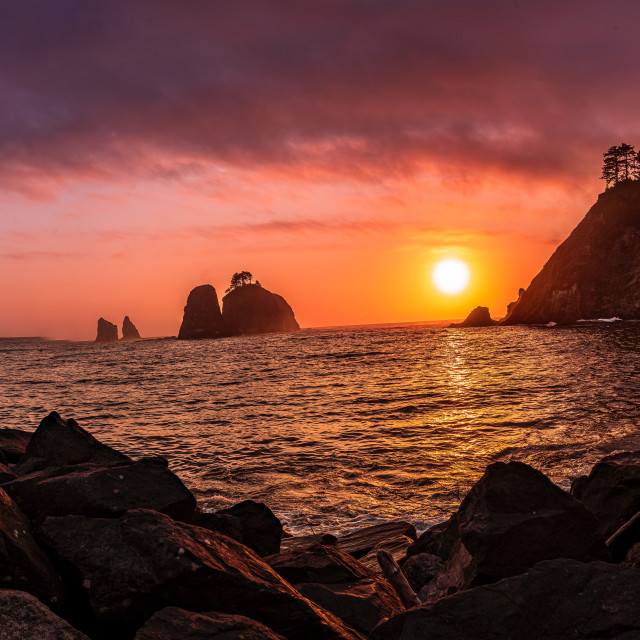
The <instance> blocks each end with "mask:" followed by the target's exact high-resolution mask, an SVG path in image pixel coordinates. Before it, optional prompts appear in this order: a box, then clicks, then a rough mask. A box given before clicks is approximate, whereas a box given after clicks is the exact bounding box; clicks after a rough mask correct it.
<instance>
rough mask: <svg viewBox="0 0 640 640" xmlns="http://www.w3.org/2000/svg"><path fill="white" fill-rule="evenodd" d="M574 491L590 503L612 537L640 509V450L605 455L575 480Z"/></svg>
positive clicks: (572, 489) (587, 503) (603, 529)
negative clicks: (586, 474) (587, 471)
mask: <svg viewBox="0 0 640 640" xmlns="http://www.w3.org/2000/svg"><path fill="white" fill-rule="evenodd" d="M571 494H572V495H574V496H575V497H576V498H578V500H581V501H582V502H584V504H585V505H587V507H588V509H589V511H591V512H592V513H593V514H594V515H595V516H596V518H597V519H598V521H599V522H600V531H601V532H602V534H603V535H604V536H605V537H609V536H610V535H611V534H612V533H614V532H615V531H616V530H617V529H619V528H620V527H621V526H622V525H623V524H624V523H625V522H627V520H629V519H630V518H631V517H632V516H634V515H635V514H636V513H637V512H638V511H640V451H626V452H624V453H616V454H614V455H611V456H607V457H606V458H603V459H602V460H600V462H598V464H596V465H595V466H594V467H593V469H592V470H591V473H589V475H588V476H582V477H581V478H578V479H577V480H575V481H574V482H573V485H572V486H571Z"/></svg>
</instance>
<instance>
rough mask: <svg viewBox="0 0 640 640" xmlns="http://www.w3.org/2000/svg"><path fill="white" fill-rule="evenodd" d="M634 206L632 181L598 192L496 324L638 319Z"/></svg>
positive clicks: (639, 240)
mask: <svg viewBox="0 0 640 640" xmlns="http://www.w3.org/2000/svg"><path fill="white" fill-rule="evenodd" d="M638 211H640V183H639V182H638V181H625V182H621V183H619V184H618V185H616V186H615V187H613V188H611V189H607V190H606V191H605V192H604V193H601V194H600V196H599V197H598V201H597V202H596V204H594V205H593V207H591V209H590V210H589V212H588V213H587V215H586V216H585V217H584V219H583V220H582V221H581V222H580V224H578V226H577V227H576V228H575V229H574V230H573V231H572V232H571V235H570V236H569V237H568V238H567V239H566V240H565V241H564V242H563V243H562V244H561V245H560V246H559V247H558V248H557V249H556V251H555V252H554V254H553V255H552V256H551V258H549V260H548V261H547V263H546V264H545V265H544V267H543V268H542V270H541V271H540V273H539V274H538V275H537V276H536V277H535V278H534V279H533V280H532V281H531V284H530V285H529V286H528V287H527V289H526V290H525V292H524V293H523V294H522V296H521V297H520V299H519V300H518V302H517V303H516V304H515V305H513V307H512V308H511V310H510V311H509V312H508V314H507V315H506V316H505V318H504V319H503V320H502V323H504V324H532V323H540V324H546V323H548V322H556V323H559V324H570V323H573V322H576V321H577V320H579V319H595V318H613V317H619V318H623V319H625V320H629V319H638V318H640V289H639V288H638V286H637V283H638V280H639V279H640V252H639V251H637V248H638V246H639V245H640V216H639V215H638Z"/></svg>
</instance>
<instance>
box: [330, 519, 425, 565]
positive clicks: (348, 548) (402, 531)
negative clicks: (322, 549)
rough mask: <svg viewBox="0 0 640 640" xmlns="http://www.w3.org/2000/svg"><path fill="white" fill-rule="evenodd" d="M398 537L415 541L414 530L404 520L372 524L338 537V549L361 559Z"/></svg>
mask: <svg viewBox="0 0 640 640" xmlns="http://www.w3.org/2000/svg"><path fill="white" fill-rule="evenodd" d="M400 536H406V537H407V538H410V539H411V540H415V539H416V537H417V533H416V528H415V527H414V526H413V525H412V524H411V523H410V522H406V521H404V520H394V521H391V522H383V523H382V524H374V525H371V526H370V527H363V528H362V529H358V530H356V531H354V532H353V533H348V534H346V535H344V536H340V537H339V538H338V548H339V549H340V550H341V551H344V552H345V553H349V554H351V555H352V556H353V557H354V558H362V557H363V556H366V555H367V554H368V553H369V552H370V551H371V550H372V549H374V548H376V547H378V548H380V545H383V544H385V543H386V542H388V541H390V540H393V539H394V538H398V537H400Z"/></svg>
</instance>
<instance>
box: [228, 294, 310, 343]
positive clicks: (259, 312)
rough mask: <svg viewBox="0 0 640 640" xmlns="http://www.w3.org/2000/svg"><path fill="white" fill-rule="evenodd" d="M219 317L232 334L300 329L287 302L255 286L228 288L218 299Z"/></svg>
mask: <svg viewBox="0 0 640 640" xmlns="http://www.w3.org/2000/svg"><path fill="white" fill-rule="evenodd" d="M222 317H223V318H224V322H225V325H226V326H227V329H228V330H229V332H230V333H231V334H232V335H243V334H253V333H271V332H284V331H299V330H300V326H299V325H298V323H297V322H296V319H295V316H294V314H293V310H292V309H291V307H290V306H289V304H288V303H287V301H286V300H285V299H284V298H283V297H282V296H279V295H277V294H275V293H271V291H267V290H266V289H264V288H262V287H260V286H258V285H255V284H246V285H244V286H241V287H236V288H235V289H232V290H231V291H230V292H229V293H228V294H227V295H226V296H225V297H224V298H223V299H222Z"/></svg>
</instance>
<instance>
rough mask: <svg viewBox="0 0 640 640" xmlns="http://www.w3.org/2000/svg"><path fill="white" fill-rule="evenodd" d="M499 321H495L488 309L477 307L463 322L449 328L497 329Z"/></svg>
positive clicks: (452, 324)
mask: <svg viewBox="0 0 640 640" xmlns="http://www.w3.org/2000/svg"><path fill="white" fill-rule="evenodd" d="M497 324H498V322H497V320H493V319H492V318H491V315H490V314H489V308H488V307H476V308H475V309H474V310H473V311H472V312H471V313H470V314H469V315H468V316H467V317H466V318H465V319H464V320H463V321H462V322H453V323H451V324H450V325H449V327H450V328H451V327H454V328H456V327H495V326H496V325H497Z"/></svg>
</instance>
